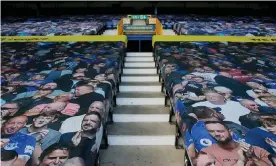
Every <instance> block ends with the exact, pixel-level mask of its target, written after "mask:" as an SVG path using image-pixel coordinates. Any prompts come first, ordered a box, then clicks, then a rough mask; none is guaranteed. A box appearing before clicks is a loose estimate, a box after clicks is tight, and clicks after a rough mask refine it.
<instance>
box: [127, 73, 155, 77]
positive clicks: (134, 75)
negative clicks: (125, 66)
mask: <svg viewBox="0 0 276 166" xmlns="http://www.w3.org/2000/svg"><path fill="white" fill-rule="evenodd" d="M122 77H159V75H158V74H139V75H137V74H123V75H122Z"/></svg>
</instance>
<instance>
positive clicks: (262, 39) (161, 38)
mask: <svg viewBox="0 0 276 166" xmlns="http://www.w3.org/2000/svg"><path fill="white" fill-rule="evenodd" d="M161 41H162V42H174V41H175V42H181V41H201V42H226V41H227V42H254V43H276V37H249V36H248V37H247V36H188V35H187V36H170V35H168V36H167V35H166V36H162V35H154V36H153V37H152V46H154V43H155V42H161Z"/></svg>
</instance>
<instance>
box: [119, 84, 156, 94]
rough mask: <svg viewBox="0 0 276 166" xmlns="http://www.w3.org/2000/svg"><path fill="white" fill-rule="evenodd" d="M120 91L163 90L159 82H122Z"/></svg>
mask: <svg viewBox="0 0 276 166" xmlns="http://www.w3.org/2000/svg"><path fill="white" fill-rule="evenodd" d="M119 90H120V92H161V83H159V82H122V83H121V84H120V86H119Z"/></svg>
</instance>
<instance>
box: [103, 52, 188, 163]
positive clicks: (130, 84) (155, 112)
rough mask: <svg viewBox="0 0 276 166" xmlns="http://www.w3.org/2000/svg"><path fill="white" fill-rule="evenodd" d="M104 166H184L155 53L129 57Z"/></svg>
mask: <svg viewBox="0 0 276 166" xmlns="http://www.w3.org/2000/svg"><path fill="white" fill-rule="evenodd" d="M124 66H125V67H124V68H123V74H122V77H121V81H122V82H121V84H120V86H119V91H120V92H119V93H118V94H117V98H116V103H117V107H116V108H115V109H114V114H113V121H114V123H113V124H112V125H109V126H108V127H107V131H108V142H109V145H110V146H109V147H108V149H107V150H101V151H100V158H101V159H100V160H101V165H102V166H161V165H163V166H183V165H184V151H183V150H176V149H175V147H174V143H175V130H176V129H175V126H174V125H170V124H169V122H168V121H169V108H168V107H165V106H164V104H165V96H164V94H163V93H162V92H161V83H159V77H158V74H157V68H156V67H155V62H154V58H153V55H152V53H127V56H126V57H125V64H124Z"/></svg>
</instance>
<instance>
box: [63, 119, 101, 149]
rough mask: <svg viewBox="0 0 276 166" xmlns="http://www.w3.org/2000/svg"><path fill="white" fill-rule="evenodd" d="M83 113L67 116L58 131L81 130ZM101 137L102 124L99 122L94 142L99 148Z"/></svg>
mask: <svg viewBox="0 0 276 166" xmlns="http://www.w3.org/2000/svg"><path fill="white" fill-rule="evenodd" d="M84 116H85V114H84V115H80V116H74V117H71V118H67V119H66V120H65V121H64V122H63V123H62V125H61V127H60V129H59V132H60V133H61V134H64V133H69V132H77V131H80V130H81V122H82V120H83V118H84ZM102 137H103V125H102V124H101V127H100V130H99V131H98V132H97V134H96V144H97V148H98V150H99V148H100V145H101V142H102Z"/></svg>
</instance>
